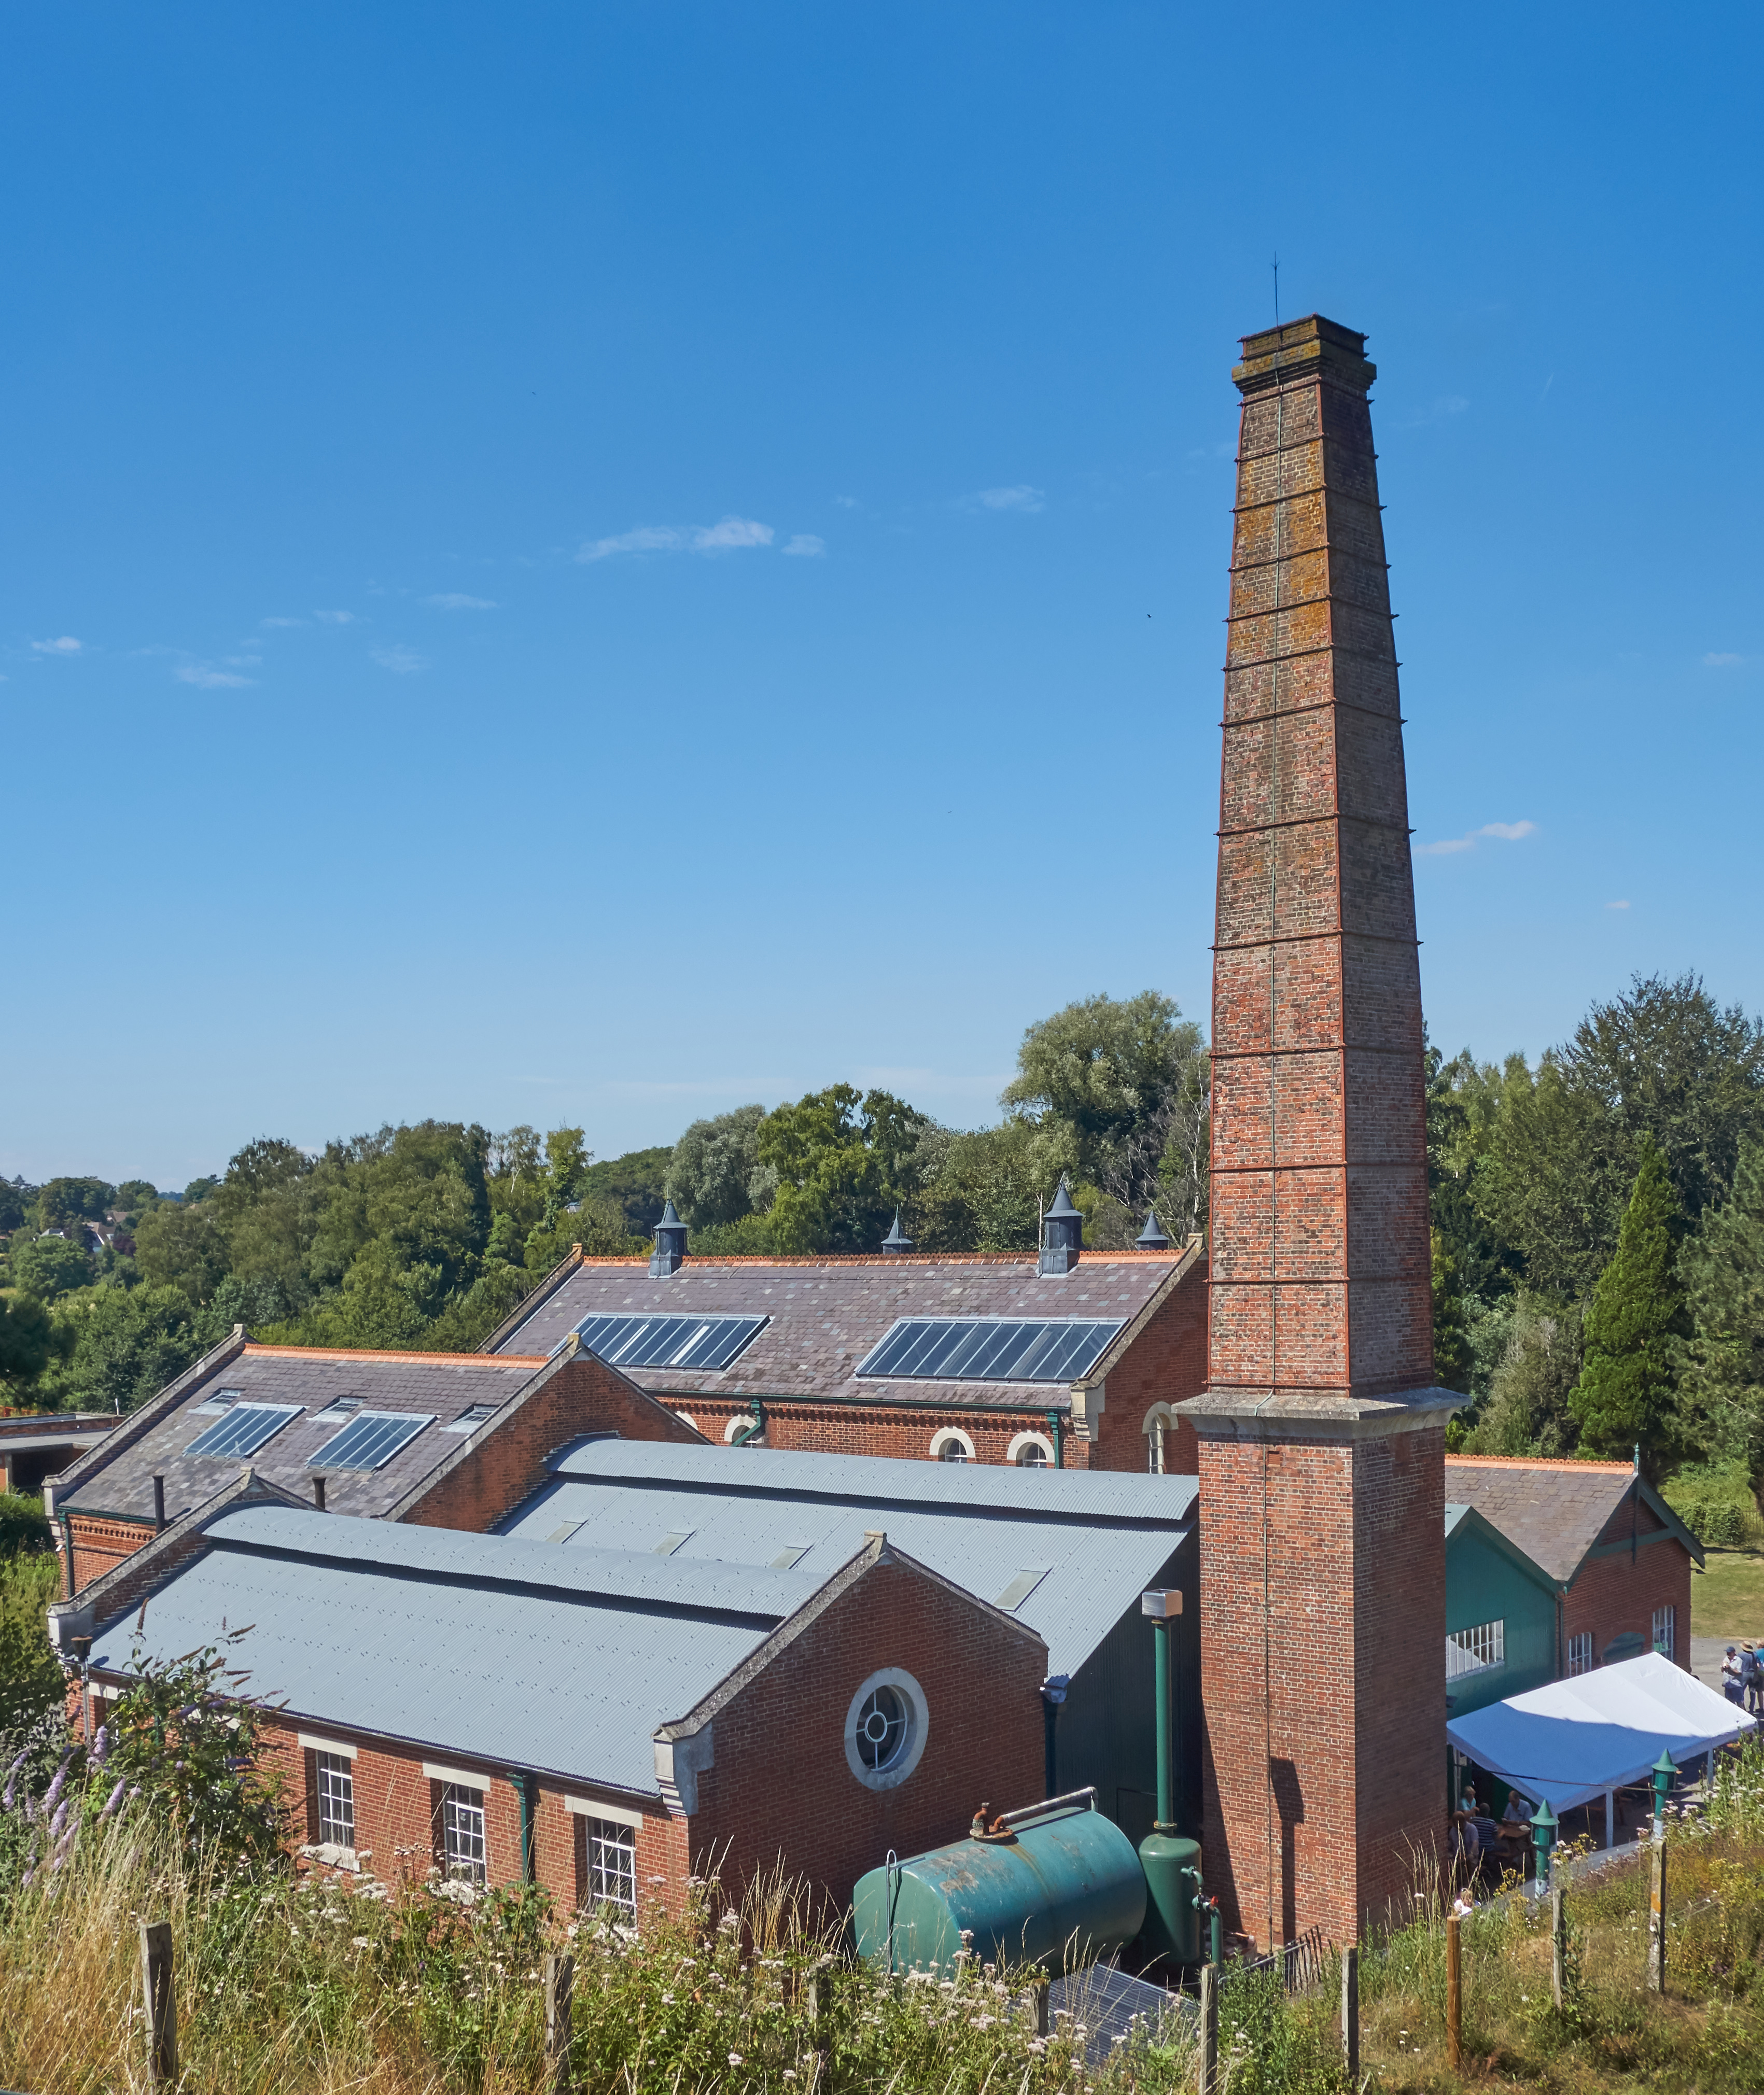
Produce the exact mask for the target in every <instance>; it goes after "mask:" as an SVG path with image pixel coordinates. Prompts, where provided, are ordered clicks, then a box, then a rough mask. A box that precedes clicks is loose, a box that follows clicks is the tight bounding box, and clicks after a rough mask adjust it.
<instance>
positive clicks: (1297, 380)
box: [1182, 315, 1461, 1948]
mask: <svg viewBox="0 0 1764 2095" xmlns="http://www.w3.org/2000/svg"><path fill="white" fill-rule="evenodd" d="M1364 343H1365V338H1364V337H1362V336H1361V335H1358V334H1355V333H1352V332H1351V331H1350V330H1349V329H1345V328H1341V327H1338V326H1337V325H1335V324H1334V323H1333V322H1332V321H1329V320H1322V319H1321V318H1319V317H1318V316H1314V315H1313V316H1311V317H1309V318H1308V319H1305V320H1297V321H1294V322H1292V323H1291V324H1289V325H1287V326H1283V327H1278V328H1274V329H1270V330H1269V331H1268V332H1266V333H1262V334H1258V335H1252V336H1250V337H1248V338H1246V339H1245V341H1244V357H1243V361H1242V362H1241V363H1240V364H1239V366H1238V367H1237V368H1236V370H1235V372H1233V374H1232V375H1233V377H1234V379H1235V382H1236V385H1237V386H1238V389H1239V392H1240V393H1241V394H1242V395H1243V408H1242V419H1241V425H1240V431H1239V446H1238V479H1237V506H1236V513H1235V535H1234V540H1233V547H1232V556H1231V590H1230V618H1229V621H1228V627H1227V630H1228V634H1229V638H1228V641H1227V649H1226V672H1225V706H1224V758H1223V764H1222V773H1221V782H1220V817H1219V872H1218V899H1217V940H1216V944H1215V947H1214V962H1213V1160H1212V1161H1213V1173H1212V1210H1211V1214H1212V1219H1211V1254H1212V1270H1211V1274H1210V1276H1209V1281H1210V1291H1211V1318H1210V1334H1209V1357H1208V1376H1207V1387H1206V1390H1205V1392H1204V1395H1201V1396H1197V1397H1196V1398H1193V1399H1191V1400H1189V1401H1188V1402H1187V1403H1186V1404H1184V1405H1183V1406H1182V1413H1183V1417H1184V1418H1187V1419H1188V1420H1189V1421H1190V1422H1191V1423H1192V1424H1193V1426H1194V1427H1195V1429H1196V1433H1197V1435H1198V1436H1199V1443H1200V1446H1199V1463H1198V1468H1199V1475H1200V1506H1201V1517H1202V1522H1203V1526H1202V1545H1203V1546H1202V1555H1201V1579H1200V1593H1201V1616H1202V1624H1201V1635H1202V1681H1203V1688H1202V1693H1203V1701H1204V1718H1205V1727H1206V1760H1205V1769H1204V1772H1205V1776H1206V1781H1207V1807H1206V1819H1205V1827H1204V1833H1203V1836H1202V1837H1203V1842H1204V1848H1205V1851H1206V1868H1207V1875H1208V1882H1209V1886H1210V1887H1211V1888H1213V1889H1214V1890H1215V1891H1217V1893H1218V1894H1219V1896H1220V1898H1221V1901H1222V1906H1223V1907H1224V1909H1225V1911H1226V1916H1227V1918H1228V1921H1229V1923H1230V1925H1231V1926H1232V1927H1235V1928H1237V1929H1239V1930H1240V1931H1241V1932H1242V1933H1243V1934H1244V1935H1245V1936H1248V1937H1249V1938H1251V1939H1252V1940H1254V1941H1255V1942H1256V1943H1257V1945H1258V1946H1261V1947H1264V1948H1265V1947H1266V1946H1267V1945H1269V1944H1270V1943H1271V1942H1274V1941H1278V1940H1283V1939H1286V1940H1290V1939H1291V1937H1292V1936H1294V1935H1295V1934H1296V1933H1297V1932H1302V1931H1303V1930H1304V1929H1305V1928H1307V1927H1310V1926H1312V1925H1313V1924H1314V1925H1317V1926H1319V1927H1322V1930H1323V1932H1324V1933H1325V1935H1326V1936H1329V1937H1331V1938H1332V1939H1334V1940H1337V1941H1344V1942H1345V1941H1352V1940H1354V1939H1355V1938H1356V1936H1357V1935H1358V1934H1359V1932H1360V1931H1361V1927H1362V1925H1363V1924H1364V1923H1365V1922H1366V1921H1368V1920H1374V1921H1375V1920H1380V1919H1383V1918H1384V1917H1385V1915H1386V1914H1387V1912H1388V1911H1390V1910H1392V1907H1393V1906H1395V1905H1396V1904H1397V1903H1398V1902H1400V1901H1401V1899H1402V1898H1403V1897H1404V1895H1405V1893H1406V1892H1407V1890H1408V1888H1409V1876H1410V1871H1411V1854H1412V1852H1413V1851H1414V1850H1417V1849H1418V1850H1420V1851H1422V1852H1425V1851H1426V1849H1427V1848H1428V1847H1429V1846H1431V1845H1434V1844H1435V1843H1437V1842H1438V1841H1439V1840H1440V1839H1441V1838H1442V1836H1443V1831H1444V1818H1443V1814H1444V1796H1443V1786H1442V1784H1441V1780H1440V1771H1441V1770H1442V1768H1443V1767H1444V1765H1445V1753H1444V1749H1445V1731H1444V1723H1445V1711H1444V1693H1443V1692H1442V1690H1441V1688H1440V1651H1441V1649H1442V1648H1443V1644H1444V1635H1445V1560H1444V1471H1443V1461H1442V1457H1443V1455H1444V1422H1445V1418H1446V1415H1447V1413H1448V1411H1449V1410H1450V1409H1451V1408H1452V1407H1453V1405H1455V1404H1457V1402H1459V1401H1461V1400H1459V1399H1457V1398H1456V1397H1454V1396H1453V1395H1452V1394H1451V1393H1450V1392H1445V1391H1442V1390H1439V1389H1437V1388H1435V1387H1434V1376H1433V1358H1432V1302H1431V1284H1430V1262H1429V1243H1428V1234H1427V1188H1426V1135H1425V1113H1424V1081H1423V1071H1422V1018H1421V990H1420V978H1419V971H1418V960H1417V951H1416V936H1415V919H1414V895H1413V880H1412V878H1411V873H1410V868H1409V823H1408V808H1407V793H1406V787H1405V778H1404V770H1403V747H1402V721H1401V715H1400V707H1399V701H1398V695H1397V681H1396V669H1397V664H1396V651H1395V647H1394V644H1393V640H1392V625H1391V609H1390V597H1389V591H1388V588H1387V580H1386V564H1385V559H1384V536H1383V518H1382V515H1381V512H1380V507H1379V492H1378V471H1377V465H1376V462H1375V455H1374V450H1373V443H1372V431H1371V421H1370V412H1369V408H1368V403H1367V394H1368V390H1369V388H1370V385H1371V383H1372V381H1373V378H1374V376H1375V373H1374V368H1373V366H1372V365H1371V364H1369V363H1367V362H1366V360H1365V356H1364V355H1363V353H1362V352H1363V349H1364Z"/></svg>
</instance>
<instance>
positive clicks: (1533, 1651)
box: [1440, 1532, 1556, 1717]
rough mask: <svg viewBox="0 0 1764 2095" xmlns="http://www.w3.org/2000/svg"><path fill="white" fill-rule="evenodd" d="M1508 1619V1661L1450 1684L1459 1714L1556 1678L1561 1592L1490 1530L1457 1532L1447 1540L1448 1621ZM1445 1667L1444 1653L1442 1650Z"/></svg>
mask: <svg viewBox="0 0 1764 2095" xmlns="http://www.w3.org/2000/svg"><path fill="white" fill-rule="evenodd" d="M1481 1622H1505V1624H1506V1626H1507V1630H1506V1653H1507V1657H1506V1663H1505V1665H1504V1666H1491V1667H1490V1668H1489V1669H1488V1670H1487V1672H1485V1673H1471V1674H1466V1675H1464V1677H1463V1678H1462V1679H1458V1680H1454V1681H1453V1683H1451V1685H1450V1687H1449V1688H1448V1689H1447V1691H1446V1692H1447V1695H1448V1698H1449V1701H1448V1708H1449V1711H1450V1714H1452V1715H1453V1716H1454V1717H1462V1716H1465V1715H1466V1714H1468V1713H1469V1712H1470V1710H1482V1709H1485V1708H1487V1705H1488V1704H1489V1703H1491V1702H1504V1701H1505V1700H1506V1698H1507V1697H1508V1696H1509V1695H1522V1694H1524V1692H1526V1690H1527V1688H1541V1687H1543V1686H1544V1683H1546V1682H1548V1681H1551V1680H1553V1679H1555V1678H1556V1597H1555V1595H1554V1593H1553V1592H1548V1591H1546V1590H1545V1589H1544V1588H1543V1587H1542V1586H1540V1584H1539V1583H1537V1581H1536V1580H1535V1579H1531V1578H1527V1575H1526V1574H1525V1573H1524V1572H1523V1571H1522V1570H1520V1569H1519V1567H1518V1565H1517V1564H1515V1563H1514V1561H1512V1559H1511V1558H1510V1557H1505V1556H1504V1555H1502V1553H1500V1551H1499V1550H1498V1549H1496V1548H1492V1546H1491V1545H1490V1544H1489V1543H1488V1541H1487V1538H1486V1536H1484V1535H1478V1534H1475V1533H1474V1532H1472V1533H1470V1534H1467V1535H1466V1534H1464V1533H1461V1532H1460V1533H1458V1534H1456V1535H1448V1537H1447V1538H1446V1544H1445V1627H1446V1630H1447V1631H1448V1634H1449V1632H1451V1631H1453V1630H1468V1629H1474V1628H1475V1627H1477V1625H1478V1624H1479V1623H1481ZM1444 1665H1445V1654H1444V1652H1442V1653H1440V1667H1441V1669H1442V1670H1444Z"/></svg>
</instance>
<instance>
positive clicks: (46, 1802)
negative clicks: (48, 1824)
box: [43, 1746, 73, 1811]
mask: <svg viewBox="0 0 1764 2095" xmlns="http://www.w3.org/2000/svg"><path fill="white" fill-rule="evenodd" d="M72 1758H73V1748H72V1746H69V1747H68V1750H67V1751H66V1753H63V1755H62V1757H61V1766H59V1768H57V1769H56V1771H55V1779H54V1781H53V1782H52V1783H51V1784H50V1785H49V1794H48V1795H47V1796H46V1797H45V1798H44V1799H43V1809H44V1810H46V1811H53V1810H54V1808H55V1806H56V1805H57V1804H58V1803H59V1802H60V1801H61V1792H63V1789H65V1788H67V1786H68V1762H69V1761H71V1760H72Z"/></svg>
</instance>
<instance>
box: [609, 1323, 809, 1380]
mask: <svg viewBox="0 0 1764 2095" xmlns="http://www.w3.org/2000/svg"><path fill="white" fill-rule="evenodd" d="M769 1321H770V1320H769V1318H764V1317H584V1318H583V1319H582V1320H581V1322H580V1323H579V1324H578V1325H577V1326H576V1329H577V1331H579V1332H580V1333H581V1342H582V1344H584V1345H585V1346H586V1348H588V1350H589V1352H591V1353H596V1354H598V1355H599V1357H600V1358H601V1359H602V1360H603V1361H605V1362H606V1363H607V1365H608V1366H609V1367H615V1368H709V1369H717V1368H726V1367H727V1366H728V1365H730V1361H733V1360H734V1358H735V1357H736V1355H737V1354H738V1353H739V1352H742V1350H743V1348H745V1347H746V1346H747V1344H748V1343H749V1341H750V1340H751V1339H752V1338H753V1336H754V1335H755V1333H756V1332H757V1331H762V1330H763V1329H764V1326H766V1324H767V1323H768V1322H769Z"/></svg>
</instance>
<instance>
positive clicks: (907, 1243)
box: [882, 1208, 912, 1252]
mask: <svg viewBox="0 0 1764 2095" xmlns="http://www.w3.org/2000/svg"><path fill="white" fill-rule="evenodd" d="M882 1249H883V1250H884V1251H886V1252H905V1251H911V1250H912V1238H911V1237H909V1236H908V1235H906V1234H905V1233H904V1231H903V1230H902V1229H901V1226H900V1210H899V1209H898V1208H896V1209H895V1226H894V1227H893V1228H892V1229H891V1230H890V1231H889V1232H888V1234H887V1235H886V1236H885V1237H884V1238H883V1239H882Z"/></svg>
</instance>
